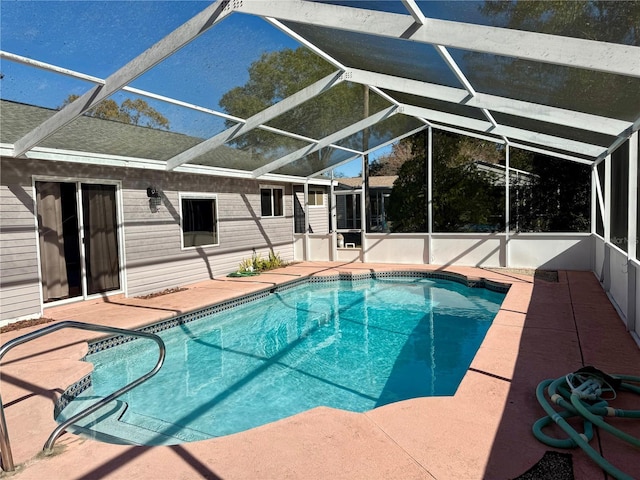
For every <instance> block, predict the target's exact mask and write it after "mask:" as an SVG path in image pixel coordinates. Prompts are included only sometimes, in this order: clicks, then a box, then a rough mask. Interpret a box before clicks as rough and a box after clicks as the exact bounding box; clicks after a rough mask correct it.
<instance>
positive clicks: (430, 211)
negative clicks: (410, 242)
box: [426, 127, 434, 263]
mask: <svg viewBox="0 0 640 480" xmlns="http://www.w3.org/2000/svg"><path fill="white" fill-rule="evenodd" d="M427 144H428V145H427V148H426V150H427V179H426V180H427V242H428V246H427V248H428V250H429V256H428V259H427V263H431V262H433V260H434V256H433V253H432V247H433V242H432V236H433V235H432V233H433V128H432V127H429V128H428V129H427Z"/></svg>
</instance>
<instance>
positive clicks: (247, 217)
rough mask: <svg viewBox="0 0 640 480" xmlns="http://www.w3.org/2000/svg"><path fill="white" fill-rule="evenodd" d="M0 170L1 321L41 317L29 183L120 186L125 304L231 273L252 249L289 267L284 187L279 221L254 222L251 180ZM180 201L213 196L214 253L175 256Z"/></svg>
mask: <svg viewBox="0 0 640 480" xmlns="http://www.w3.org/2000/svg"><path fill="white" fill-rule="evenodd" d="M2 162H3V163H2V166H3V172H2V173H3V175H2V180H1V183H2V184H1V185H0V212H2V221H0V249H1V250H0V267H1V268H2V278H1V282H2V285H3V286H2V292H0V293H1V298H2V305H1V307H2V310H1V313H2V319H7V318H11V317H15V318H17V317H24V316H27V315H30V314H34V313H36V314H37V313H38V312H39V311H40V309H41V305H40V283H39V279H38V270H39V266H38V264H37V249H38V235H37V228H36V226H35V220H34V214H33V208H34V200H33V176H34V175H38V176H50V177H59V178H61V179H62V178H64V179H76V180H80V181H84V180H89V181H95V180H104V181H107V182H109V181H118V182H121V189H120V196H119V197H118V200H119V201H121V204H120V205H119V208H120V214H121V216H120V221H121V225H120V228H121V233H122V238H121V243H122V245H121V247H122V248H123V251H124V254H125V257H124V258H125V259H126V261H127V265H126V266H125V273H126V276H127V278H126V284H127V294H128V295H130V296H137V295H143V294H147V293H151V292H155V291H159V290H163V289H165V288H171V287H175V286H180V285H185V284H189V283H194V282H198V281H202V280H205V279H208V278H210V277H211V276H216V275H224V274H226V273H228V272H231V271H235V270H236V269H237V268H238V265H239V264H240V262H241V261H242V260H243V259H246V258H250V257H251V255H252V253H253V251H254V249H255V251H256V252H258V253H260V254H261V255H262V256H265V257H266V256H267V255H268V252H269V250H270V248H272V249H273V251H274V252H275V253H277V254H279V255H280V257H281V258H282V259H283V260H285V261H292V260H293V243H292V242H293V239H292V237H293V218H292V215H293V202H292V198H291V191H292V190H291V187H290V186H289V185H285V184H283V186H284V189H285V209H284V213H285V216H284V217H277V218H261V216H260V182H258V181H255V180H247V179H233V178H223V177H210V176H202V175H193V174H184V173H175V172H164V171H150V170H141V169H126V168H114V167H109V166H96V165H81V164H69V163H64V162H50V161H38V160H34V159H19V160H15V159H3V160H2ZM64 181H67V180H64ZM270 184H272V183H271V182H270ZM149 186H153V187H155V188H156V189H158V191H159V192H160V195H161V197H160V202H159V204H158V205H156V204H154V203H153V202H150V201H149V198H148V197H147V187H149ZM180 193H204V194H215V195H216V197H217V199H218V220H219V239H220V244H219V245H217V246H212V247H203V248H200V249H197V250H194V249H186V250H183V249H181V229H180Z"/></svg>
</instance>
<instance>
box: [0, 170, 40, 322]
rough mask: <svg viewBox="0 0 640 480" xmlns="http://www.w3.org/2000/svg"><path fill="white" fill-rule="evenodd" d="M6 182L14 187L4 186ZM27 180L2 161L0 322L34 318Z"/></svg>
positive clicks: (36, 303) (36, 288)
mask: <svg viewBox="0 0 640 480" xmlns="http://www.w3.org/2000/svg"><path fill="white" fill-rule="evenodd" d="M7 180H13V181H14V182H15V183H13V184H8V183H7ZM37 236H38V233H37V229H36V225H35V219H34V216H33V186H32V182H31V177H30V176H28V175H25V174H24V173H20V172H19V171H18V170H15V169H13V168H11V165H10V163H8V162H6V161H5V159H2V184H1V185H0V321H4V320H9V319H12V318H20V317H27V316H30V315H38V314H39V313H40V311H41V307H40V281H39V277H38V262H37V258H38V257H37V242H38V240H37V238H38V237H37Z"/></svg>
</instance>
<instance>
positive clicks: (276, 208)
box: [260, 187, 284, 217]
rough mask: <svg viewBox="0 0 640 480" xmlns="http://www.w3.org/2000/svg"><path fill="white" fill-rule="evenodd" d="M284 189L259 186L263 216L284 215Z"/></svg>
mask: <svg viewBox="0 0 640 480" xmlns="http://www.w3.org/2000/svg"><path fill="white" fill-rule="evenodd" d="M283 197H284V191H283V189H282V188H272V187H264V188H260V208H261V212H262V216H263V217H282V216H284V207H283Z"/></svg>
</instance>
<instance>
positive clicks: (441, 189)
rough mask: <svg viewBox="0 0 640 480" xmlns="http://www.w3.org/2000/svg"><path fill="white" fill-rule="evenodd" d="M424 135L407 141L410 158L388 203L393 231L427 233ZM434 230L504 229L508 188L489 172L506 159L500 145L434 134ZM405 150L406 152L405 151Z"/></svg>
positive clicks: (447, 134) (418, 135)
mask: <svg viewBox="0 0 640 480" xmlns="http://www.w3.org/2000/svg"><path fill="white" fill-rule="evenodd" d="M426 138H427V136H426V132H421V133H418V134H416V135H413V136H411V137H408V138H406V139H404V140H403V141H402V142H403V143H405V146H408V148H409V149H410V152H411V155H410V159H409V160H407V161H405V162H404V163H403V164H402V166H401V167H400V169H399V171H398V179H397V180H396V182H395V183H394V188H393V191H392V192H391V198H390V202H389V203H390V204H389V220H390V222H391V225H392V230H393V231H394V232H425V231H427V185H428V183H427V182H428V179H427V171H426V163H427V162H426V145H427V141H426ZM433 144H434V145H433V195H434V203H433V216H434V223H433V227H434V230H435V231H440V232H457V231H493V230H499V229H502V228H504V220H503V212H504V187H500V186H499V183H500V181H499V178H497V175H496V174H495V173H493V172H492V170H491V168H488V169H485V170H483V169H481V168H480V167H479V163H478V162H483V164H487V165H489V166H490V165H492V164H497V163H498V162H499V161H500V160H501V159H502V158H503V156H504V155H503V152H501V150H500V148H499V147H498V146H496V144H494V143H492V142H486V141H483V140H478V139H475V138H471V137H464V136H460V135H455V134H450V133H447V132H439V131H436V132H434V134H433ZM405 148H406V147H405Z"/></svg>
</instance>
